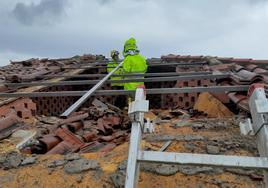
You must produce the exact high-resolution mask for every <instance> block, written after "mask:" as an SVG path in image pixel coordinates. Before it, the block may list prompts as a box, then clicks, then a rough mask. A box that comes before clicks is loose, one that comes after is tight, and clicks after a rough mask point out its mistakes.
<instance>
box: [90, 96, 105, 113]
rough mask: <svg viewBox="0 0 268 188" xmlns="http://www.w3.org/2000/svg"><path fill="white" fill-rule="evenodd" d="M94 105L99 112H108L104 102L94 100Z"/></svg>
mask: <svg viewBox="0 0 268 188" xmlns="http://www.w3.org/2000/svg"><path fill="white" fill-rule="evenodd" d="M92 104H93V105H94V106H95V107H97V108H98V110H100V111H102V112H104V111H105V110H108V106H107V105H106V104H104V103H103V102H101V101H100V100H98V99H94V100H93V102H92Z"/></svg>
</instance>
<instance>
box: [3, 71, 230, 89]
mask: <svg viewBox="0 0 268 188" xmlns="http://www.w3.org/2000/svg"><path fill="white" fill-rule="evenodd" d="M229 77H230V75H229V74H215V75H214V74H209V75H191V76H172V77H152V78H136V79H122V80H107V81H106V83H130V82H166V81H181V80H200V79H223V78H229ZM100 81H101V80H78V81H59V82H52V81H44V82H23V83H3V84H5V85H6V86H7V87H25V86H39V85H43V86H61V85H62V86H63V85H90V84H97V83H99V82H100Z"/></svg>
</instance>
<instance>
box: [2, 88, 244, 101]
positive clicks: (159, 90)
mask: <svg viewBox="0 0 268 188" xmlns="http://www.w3.org/2000/svg"><path fill="white" fill-rule="evenodd" d="M248 88H249V85H237V86H210V87H184V88H155V89H146V93H147V94H151V95H156V94H172V93H199V92H214V93H221V92H231V91H248ZM134 92H135V90H99V91H96V92H95V93H93V94H92V95H93V96H116V95H131V94H133V93H134ZM85 93H87V91H58V92H20V93H0V98H12V97H68V96H70V97H71V96H72V97H74V96H82V95H84V94H85Z"/></svg>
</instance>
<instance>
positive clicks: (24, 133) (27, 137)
mask: <svg viewBox="0 0 268 188" xmlns="http://www.w3.org/2000/svg"><path fill="white" fill-rule="evenodd" d="M35 135H36V131H34V130H17V131H16V132H14V133H13V134H12V137H14V138H18V139H20V143H19V144H17V145H16V148H17V149H22V148H24V147H26V146H28V145H33V144H34V143H36V142H37V141H36V140H35V139H34V136H35Z"/></svg>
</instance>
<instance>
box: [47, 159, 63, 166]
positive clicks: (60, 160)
mask: <svg viewBox="0 0 268 188" xmlns="http://www.w3.org/2000/svg"><path fill="white" fill-rule="evenodd" d="M64 164H66V161H65V160H62V159H59V160H54V161H51V162H49V163H48V165H47V167H48V168H56V167H58V166H63V165H64Z"/></svg>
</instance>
